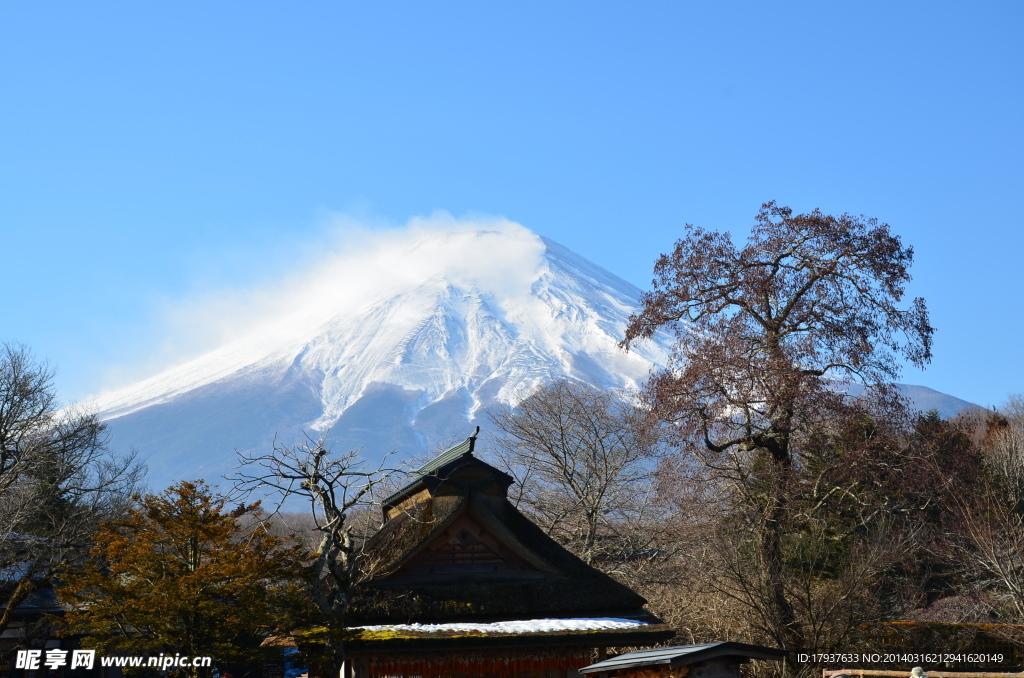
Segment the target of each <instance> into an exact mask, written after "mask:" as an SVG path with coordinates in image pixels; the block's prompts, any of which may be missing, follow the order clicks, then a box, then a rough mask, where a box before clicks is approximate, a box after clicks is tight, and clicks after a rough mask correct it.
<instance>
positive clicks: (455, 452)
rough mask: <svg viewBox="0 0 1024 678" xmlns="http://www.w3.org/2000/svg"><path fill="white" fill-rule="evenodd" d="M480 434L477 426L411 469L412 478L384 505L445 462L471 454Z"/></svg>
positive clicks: (386, 500) (386, 504)
mask: <svg viewBox="0 0 1024 678" xmlns="http://www.w3.org/2000/svg"><path fill="white" fill-rule="evenodd" d="M479 434H480V427H479V426H477V427H476V430H475V431H473V435H471V436H469V437H468V438H466V439H465V440H463V441H462V442H461V443H457V444H455V445H452V446H451V447H449V448H448V449H447V450H445V451H444V452H442V453H441V454H439V455H437V456H436V457H434V458H433V459H431V460H430V461H428V462H427V463H426V464H424V465H423V466H421V467H420V468H418V469H416V470H415V471H413V479H412V480H411V481H409V482H408V483H406V484H405V485H404V486H403V487H402V488H401V489H400V490H398V491H396V492H394V493H393V494H391V496H389V497H388V498H387V499H385V500H384V506H385V507H387V506H388V505H389V504H390V503H391V502H393V501H395V500H396V499H398V498H399V497H401V496H402V495H403V494H405V493H406V492H407V491H408V490H409V489H410V488H411V487H412V486H413V485H415V484H416V483H418V482H419V481H420V480H422V479H423V478H425V477H426V476H429V475H430V474H432V473H434V472H435V471H437V470H438V469H439V468H441V467H442V466H444V465H445V464H448V463H451V462H453V461H455V460H456V459H458V458H459V457H464V456H466V455H467V454H472V453H473V449H474V448H475V447H476V437H477V436H478V435H479Z"/></svg>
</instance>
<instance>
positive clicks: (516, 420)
mask: <svg viewBox="0 0 1024 678" xmlns="http://www.w3.org/2000/svg"><path fill="white" fill-rule="evenodd" d="M490 418H491V421H492V422H493V423H494V424H495V426H497V427H498V429H499V430H500V432H501V434H500V435H499V436H498V438H497V441H496V446H497V448H498V450H499V451H500V453H501V457H502V460H503V462H504V463H505V465H506V467H507V468H508V470H509V471H510V472H511V473H512V475H513V477H515V478H516V480H517V481H518V488H519V493H520V494H519V496H518V497H514V498H513V499H518V503H519V505H520V506H521V507H522V508H525V509H526V510H527V511H528V512H529V513H530V514H531V515H532V516H534V517H535V518H536V519H537V520H538V522H539V523H540V524H541V526H542V527H544V528H545V529H546V530H547V532H548V533H549V534H551V535H552V536H554V537H555V538H557V539H559V540H560V541H561V542H562V543H564V544H566V545H567V546H569V547H570V548H571V549H572V550H574V551H576V553H577V554H578V555H579V556H580V557H581V558H582V559H583V560H584V561H586V562H587V563H592V562H594V561H595V559H599V558H602V557H605V558H607V557H613V554H616V553H618V554H620V555H621V553H622V552H623V551H633V552H636V551H639V550H642V549H643V548H644V546H645V545H646V543H647V542H648V541H649V538H650V533H649V532H648V533H646V534H644V531H642V530H636V529H632V530H631V529H629V527H630V526H632V527H636V526H637V524H638V523H640V522H642V520H643V518H644V517H645V513H646V512H648V511H652V510H653V507H652V504H651V501H650V499H651V495H652V493H653V490H652V486H651V483H650V480H651V477H652V470H653V467H654V461H653V459H652V457H653V453H654V451H655V449H656V447H657V442H658V441H657V434H656V433H657V432H656V431H655V430H654V429H653V428H652V422H651V420H650V419H649V418H648V417H647V415H646V413H645V412H644V411H643V410H641V409H639V408H638V407H636V406H635V405H634V404H632V403H630V402H627V401H626V400H625V399H624V397H623V395H622V394H616V393H612V392H608V391H600V390H598V389H595V388H593V387H591V386H588V385H587V384H583V383H581V382H575V381H568V380H562V381H556V382H554V383H552V384H550V385H547V386H543V387H541V388H540V389H538V390H537V391H536V392H535V393H534V394H533V395H531V396H530V397H528V398H526V399H525V400H523V401H522V402H520V403H519V405H518V406H517V407H515V408H514V409H513V408H511V407H502V408H500V409H497V410H495V411H493V412H492V413H491V414H490ZM641 534H644V538H643V539H642V540H640V541H642V542H643V543H639V542H638V540H637V539H636V537H637V536H639V535H641Z"/></svg>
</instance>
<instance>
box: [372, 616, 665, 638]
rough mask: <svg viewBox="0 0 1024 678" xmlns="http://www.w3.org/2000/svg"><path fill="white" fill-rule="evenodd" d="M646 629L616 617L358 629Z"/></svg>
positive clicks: (495, 631)
mask: <svg viewBox="0 0 1024 678" xmlns="http://www.w3.org/2000/svg"><path fill="white" fill-rule="evenodd" d="M643 626H647V622H642V621H637V620H636V619H620V618H617V617H576V618H573V619H523V620H518V621H502V622H492V623H490V624H473V623H451V624H387V625H384V626H359V627H357V628H359V629H364V630H367V631H413V632H416V633H444V632H452V631H454V632H463V633H465V632H471V633H472V632H475V633H482V634H488V635H489V634H519V633H553V632H557V631H605V630H632V629H638V628H640V627H643Z"/></svg>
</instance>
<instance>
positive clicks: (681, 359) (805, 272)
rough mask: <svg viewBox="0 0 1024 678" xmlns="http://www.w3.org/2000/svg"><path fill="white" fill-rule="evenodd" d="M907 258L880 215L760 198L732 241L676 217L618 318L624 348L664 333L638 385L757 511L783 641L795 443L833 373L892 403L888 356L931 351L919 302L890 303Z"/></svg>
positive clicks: (826, 400)
mask: <svg viewBox="0 0 1024 678" xmlns="http://www.w3.org/2000/svg"><path fill="white" fill-rule="evenodd" d="M912 261H913V250H912V249H911V248H909V247H904V246H903V245H902V243H901V242H900V239H899V238H898V237H896V236H893V235H892V234H891V233H890V232H889V227H888V225H887V224H880V223H878V222H877V221H876V220H874V219H865V218H863V217H860V218H858V217H853V216H850V215H842V216H839V217H834V216H828V215H824V214H822V213H821V212H819V211H817V210H816V211H814V212H811V213H809V214H802V215H794V214H793V212H792V210H790V209H789V208H787V207H780V206H777V205H776V204H775V203H771V202H770V203H766V204H765V205H763V206H762V208H761V211H760V212H759V213H758V215H757V218H756V222H755V225H754V228H753V229H752V232H751V235H750V238H749V239H748V241H747V244H746V245H745V246H744V247H742V248H737V247H736V246H735V245H734V244H733V242H732V240H731V238H730V236H729V234H727V233H716V232H708V231H704V230H702V229H699V228H694V227H692V226H687V229H686V234H685V237H684V238H683V239H682V240H679V241H678V242H677V243H676V246H675V248H674V250H673V251H672V252H671V253H670V254H666V255H663V256H662V257H660V258H659V259H658V261H657V263H656V264H655V268H654V272H655V279H654V281H653V285H654V289H653V290H652V291H650V292H648V293H646V294H645V295H644V296H643V298H642V303H643V309H642V311H641V312H640V313H638V314H636V315H634V316H633V317H631V318H630V322H629V325H628V327H627V329H626V337H625V340H624V341H623V346H624V347H625V348H627V349H628V348H629V347H630V346H631V345H632V344H633V343H634V342H636V341H638V340H641V339H644V338H647V337H651V336H652V335H653V334H654V333H655V332H657V331H659V330H660V329H661V328H666V327H667V328H672V329H674V330H675V332H676V336H677V343H676V346H675V350H674V353H673V355H672V359H671V362H670V365H669V367H668V369H666V370H665V371H663V372H661V373H659V374H657V375H655V376H654V377H653V378H652V379H651V381H650V384H649V391H648V392H649V396H650V402H651V405H652V408H653V410H654V412H655V413H656V414H657V415H659V416H660V417H662V418H663V419H665V420H667V421H669V422H671V423H672V427H671V430H672V431H673V432H674V433H675V434H676V435H677V436H678V437H677V442H678V443H679V444H680V447H681V448H683V449H685V450H687V451H688V452H689V453H690V454H692V455H694V457H695V458H696V459H698V460H699V461H700V462H701V463H703V464H705V465H707V466H708V467H711V468H714V469H716V470H718V471H720V472H721V474H722V476H723V478H724V479H726V480H727V481H728V482H730V483H732V484H734V485H735V486H736V487H738V488H740V490H741V493H740V494H741V496H742V497H744V501H746V502H747V503H748V505H749V507H750V509H751V511H752V513H751V514H752V515H754V516H756V522H755V524H754V526H753V529H754V533H755V535H756V540H755V541H756V548H757V549H758V551H759V553H760V555H759V557H758V562H759V563H760V564H761V566H762V567H763V570H764V572H763V574H764V576H763V578H762V581H761V585H760V594H759V595H760V598H761V600H762V601H763V606H762V607H763V610H762V611H763V616H764V618H765V619H766V620H768V623H767V624H766V626H767V629H768V630H769V633H768V635H769V636H770V637H771V639H772V640H774V642H776V643H778V644H779V645H781V646H782V647H784V648H789V649H795V648H798V647H804V646H805V639H804V637H803V628H802V625H801V624H800V623H798V621H797V611H796V609H795V604H796V601H795V600H794V599H793V598H792V596H791V595H790V592H789V591H788V590H787V582H786V577H785V573H786V563H785V561H784V554H783V537H784V535H785V525H786V517H787V511H788V507H787V500H788V499H789V497H790V495H791V493H792V492H793V491H794V488H795V487H797V486H798V483H797V482H796V478H795V472H796V467H797V466H798V465H799V461H800V460H799V447H800V441H801V440H802V439H804V438H806V437H807V436H809V435H811V433H812V431H814V430H816V429H817V430H827V427H828V426H829V422H830V421H831V420H833V419H834V418H835V417H836V414H837V412H840V413H841V412H842V411H843V410H844V409H845V406H846V403H845V402H844V401H846V400H848V399H847V398H844V396H843V394H842V389H841V388H837V384H840V385H841V383H842V382H843V381H855V382H861V383H864V384H866V385H867V386H869V387H871V388H870V389H869V391H870V393H871V394H872V395H873V397H875V398H876V399H877V400H878V401H880V402H885V403H887V404H888V405H890V406H891V409H892V410H898V409H899V407H898V405H899V402H898V398H897V397H896V392H895V389H894V388H893V387H892V386H891V382H892V380H894V379H895V377H896V376H897V375H898V373H899V365H900V363H899V360H898V357H899V356H903V357H905V358H907V359H909V360H910V361H911V362H912V363H913V364H915V365H918V366H923V365H924V364H926V363H927V362H928V361H929V360H930V358H931V337H932V333H933V329H932V327H931V325H930V324H929V320H928V312H927V310H926V307H925V303H924V300H923V299H915V300H914V301H913V302H912V303H911V304H910V306H909V308H906V309H904V308H901V307H900V306H899V302H900V301H901V300H902V298H903V294H904V286H905V284H906V283H907V281H909V279H910V275H909V272H908V271H909V267H910V265H911V263H912Z"/></svg>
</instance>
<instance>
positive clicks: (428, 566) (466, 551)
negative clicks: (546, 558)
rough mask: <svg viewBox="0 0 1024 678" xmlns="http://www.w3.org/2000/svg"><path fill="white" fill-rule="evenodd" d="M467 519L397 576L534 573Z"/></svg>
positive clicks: (460, 520)
mask: <svg viewBox="0 0 1024 678" xmlns="http://www.w3.org/2000/svg"><path fill="white" fill-rule="evenodd" d="M533 569H535V568H533V567H530V565H528V564H527V563H526V562H525V561H524V560H523V559H522V558H520V557H519V556H517V555H516V554H515V553H513V552H512V550H511V549H509V548H508V547H507V546H505V545H504V544H502V543H501V541H500V540H498V539H497V538H496V537H494V535H492V534H491V533H490V532H488V531H487V530H485V529H484V528H483V527H481V526H480V525H479V524H478V523H477V522H476V521H474V520H473V519H472V518H470V517H468V516H465V515H463V516H460V517H459V518H457V519H456V520H455V521H453V522H452V523H451V524H450V525H448V526H447V527H445V529H443V530H442V531H441V533H440V534H439V535H438V536H437V537H435V538H434V540H433V541H431V542H430V543H428V544H427V545H426V546H425V548H423V549H422V550H421V551H420V553H418V554H417V555H416V556H414V557H413V558H412V559H411V560H410V561H409V562H408V563H406V564H405V565H404V566H403V567H402V568H401V569H400V570H399V571H398V573H397V574H418V575H429V574H459V573H484V572H510V571H524V570H533Z"/></svg>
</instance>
